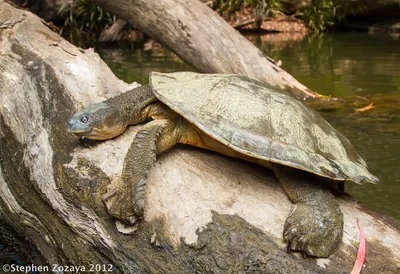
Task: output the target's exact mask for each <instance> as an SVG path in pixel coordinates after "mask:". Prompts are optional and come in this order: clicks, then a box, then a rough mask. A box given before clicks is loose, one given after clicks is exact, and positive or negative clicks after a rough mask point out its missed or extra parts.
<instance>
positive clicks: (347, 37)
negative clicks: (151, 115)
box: [100, 33, 400, 220]
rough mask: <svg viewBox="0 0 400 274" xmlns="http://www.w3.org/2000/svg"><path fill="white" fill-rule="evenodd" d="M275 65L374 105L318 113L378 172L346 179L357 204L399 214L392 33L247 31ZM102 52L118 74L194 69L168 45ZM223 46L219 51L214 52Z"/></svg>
mask: <svg viewBox="0 0 400 274" xmlns="http://www.w3.org/2000/svg"><path fill="white" fill-rule="evenodd" d="M248 39H249V40H251V41H252V42H253V43H254V44H256V45H257V46H258V47H259V48H260V49H261V50H262V51H263V52H264V53H265V54H267V55H268V56H270V57H271V58H273V59H275V60H276V61H278V60H281V61H282V68H283V69H285V70H286V71H288V72H289V73H290V74H292V75H293V76H294V77H295V78H297V79H298V80H299V81H300V82H302V83H303V84H305V85H306V86H308V87H309V88H311V89H312V90H314V91H317V92H318V93H321V94H325V95H331V96H339V97H351V98H354V97H355V96H358V97H360V98H361V97H365V99H366V104H367V102H368V104H369V102H370V101H372V102H373V103H374V105H375V106H376V107H375V108H374V109H371V110H369V111H366V112H363V113H358V112H355V111H353V110H352V109H350V110H348V109H347V110H345V111H343V110H338V111H323V112H322V115H323V116H324V117H325V118H326V119H327V120H328V121H329V122H330V123H331V124H332V125H333V126H334V127H335V128H337V129H338V130H339V131H341V132H342V133H343V134H344V135H345V136H347V138H348V139H349V140H350V141H351V143H352V144H353V145H354V147H355V148H356V150H357V151H358V152H359V154H360V155H361V156H362V157H363V158H364V159H365V160H366V161H367V163H368V165H369V167H370V171H371V172H372V173H373V174H375V175H376V176H378V177H379V179H380V183H379V184H377V185H370V184H368V185H363V186H359V185H356V184H353V183H347V184H346V191H347V192H349V193H351V194H353V195H354V196H355V197H356V198H357V199H358V200H360V201H361V202H362V203H363V204H366V205H367V206H368V207H369V208H371V209H374V210H376V211H378V212H381V213H385V214H387V215H389V216H392V217H394V218H396V219H398V220H400V40H399V39H398V38H396V37H392V36H390V35H387V34H379V35H369V34H366V33H334V34H325V35H322V36H314V37H311V36H309V37H305V38H303V39H301V40H296V41H293V40H291V39H290V37H289V39H288V37H287V36H286V37H284V36H279V35H268V36H251V37H248ZM100 52H101V55H102V57H103V59H104V60H105V61H106V62H107V63H108V65H109V66H110V67H111V69H112V70H113V71H114V73H115V74H116V75H117V76H118V77H120V78H121V79H123V80H124V81H126V82H132V81H137V82H139V83H142V84H144V83H147V82H148V75H149V72H151V71H160V72H172V71H181V70H192V71H194V69H193V68H192V67H191V66H189V65H187V64H185V63H184V62H183V61H181V60H180V59H179V58H178V57H177V56H176V55H174V54H173V53H171V52H170V51H168V50H166V49H164V48H161V47H155V48H153V50H150V51H145V50H143V48H140V47H139V48H138V49H132V48H130V49H101V50H100ZM221 54H223V53H221Z"/></svg>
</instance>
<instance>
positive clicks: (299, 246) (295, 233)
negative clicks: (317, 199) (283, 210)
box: [283, 203, 343, 257]
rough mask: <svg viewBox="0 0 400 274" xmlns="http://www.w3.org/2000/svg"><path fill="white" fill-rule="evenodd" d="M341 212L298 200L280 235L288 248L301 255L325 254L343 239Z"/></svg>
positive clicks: (323, 255) (324, 255)
mask: <svg viewBox="0 0 400 274" xmlns="http://www.w3.org/2000/svg"><path fill="white" fill-rule="evenodd" d="M342 231H343V215H342V214H341V213H340V212H336V211H329V210H327V209H326V208H324V207H318V206H315V205H314V206H310V205H307V204H304V203H298V204H296V205H295V207H294V209H293V210H292V212H291V213H290V215H289V217H288V218H287V219H286V222H285V226H284V233H283V238H284V239H285V240H286V241H287V242H288V244H287V251H288V253H290V251H300V252H301V253H303V254H302V255H303V257H304V256H315V257H328V256H329V255H331V254H332V253H333V251H334V250H335V249H336V247H337V246H338V244H339V243H340V241H341V239H342V233H343V232H342Z"/></svg>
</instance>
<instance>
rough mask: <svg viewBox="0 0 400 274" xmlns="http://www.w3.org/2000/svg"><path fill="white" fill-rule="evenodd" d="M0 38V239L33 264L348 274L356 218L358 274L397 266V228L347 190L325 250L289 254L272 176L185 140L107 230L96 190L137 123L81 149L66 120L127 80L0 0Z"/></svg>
mask: <svg viewBox="0 0 400 274" xmlns="http://www.w3.org/2000/svg"><path fill="white" fill-rule="evenodd" d="M0 35H1V36H0V72H1V73H0V148H1V149H0V214H1V215H0V216H1V222H0V225H2V224H4V225H2V229H7V231H11V232H12V233H15V234H16V236H15V237H14V238H13V237H11V236H9V237H7V238H6V239H5V241H7V242H6V243H5V244H10V243H9V242H10V241H13V239H16V238H18V237H19V238H21V237H24V238H26V239H28V240H29V241H30V243H31V244H32V246H35V247H36V248H35V252H37V251H39V252H40V256H39V255H37V256H36V257H35V258H38V259H35V261H34V263H36V264H37V263H41V264H42V265H48V266H53V265H55V264H56V265H68V266H75V267H78V268H79V270H81V272H82V273H83V272H88V271H89V270H90V268H91V267H93V265H96V264H98V265H101V266H102V267H104V268H102V270H103V272H106V271H108V270H112V272H113V273H246V272H250V273H253V272H256V273H257V272H258V273H345V272H346V273H348V272H349V271H350V270H351V269H352V265H353V263H354V260H355V257H356V249H357V245H358V229H357V225H356V219H357V218H358V219H359V220H360V221H361V223H362V225H363V227H364V231H365V234H366V237H367V241H368V242H367V250H368V251H367V252H368V253H367V261H366V266H365V267H364V270H363V273H396V272H398V271H399V267H400V266H399V264H398V262H399V261H400V251H399V250H400V241H399V239H400V233H399V228H398V227H396V225H395V224H393V223H390V222H388V221H387V220H386V219H385V218H384V217H382V216H378V215H376V214H372V213H369V212H368V211H366V210H365V209H364V208H363V207H362V206H360V205H359V204H357V202H356V201H354V200H353V199H352V198H350V197H348V196H343V197H340V198H339V201H340V205H341V210H342V211H343V213H344V218H345V219H344V221H345V228H344V236H343V242H342V244H341V245H340V248H339V249H338V250H337V252H336V253H335V254H334V255H332V256H331V257H330V258H329V259H313V258H307V259H303V258H300V257H299V256H298V254H287V253H286V252H285V244H284V243H283V241H282V235H281V234H282V230H283V223H284V220H285V218H286V216H287V215H288V213H289V210H290V206H291V203H290V202H289V200H288V199H287V197H286V195H285V194H284V193H283V191H282V190H281V188H280V186H279V184H278V183H277V180H276V178H275V177H274V176H273V174H272V172H270V171H268V170H266V169H264V168H261V167H259V166H256V165H254V164H249V163H246V162H243V161H239V160H235V159H230V158H227V157H224V156H221V155H217V154H214V153H211V152H207V151H202V150H197V149H193V148H188V147H185V146H180V147H177V148H175V149H172V150H171V151H169V152H167V153H164V154H162V155H161V156H160V157H159V160H158V161H157V163H156V165H155V167H154V169H153V171H152V173H151V174H150V175H149V180H148V185H147V186H148V187H147V193H146V195H147V204H146V210H145V220H144V222H142V223H141V224H140V226H139V228H138V230H137V231H135V233H133V234H124V233H121V232H119V231H118V230H120V231H125V233H126V232H129V229H126V228H124V227H120V226H116V224H115V221H114V220H113V219H111V218H110V217H109V215H108V214H107V212H106V210H105V207H104V205H103V203H102V201H101V199H100V197H101V195H102V194H104V193H105V191H106V187H107V185H108V184H110V183H111V182H112V181H114V180H119V179H120V177H119V175H120V172H121V169H122V162H123V158H124V155H125V153H126V150H127V149H128V147H129V145H130V142H131V141H132V139H133V136H134V134H135V132H136V131H137V130H138V128H139V127H132V128H130V129H129V130H127V132H125V133H124V134H123V135H122V136H120V137H118V138H116V139H113V140H109V141H107V142H98V143H92V144H90V145H87V144H85V143H82V142H80V141H78V140H77V139H76V138H75V137H74V136H72V135H71V134H69V133H68V132H67V131H66V121H67V119H68V118H69V117H71V115H72V114H73V113H75V112H76V110H78V109H81V108H82V107H83V106H85V105H87V104H89V103H91V102H98V101H102V100H104V99H105V98H109V97H111V96H114V95H116V94H118V93H120V92H123V91H126V90H128V89H131V88H132V87H133V86H134V85H128V84H126V83H124V82H122V81H120V80H118V79H117V78H116V77H115V76H114V75H113V74H112V72H111V71H110V69H109V68H108V67H107V66H106V65H105V64H104V63H103V62H102V60H101V59H100V58H99V57H98V55H97V54H96V53H94V52H93V51H92V50H81V49H78V48H75V47H74V46H72V45H71V44H69V43H68V42H66V41H65V40H63V39H62V38H60V37H59V36H58V34H56V33H54V32H52V31H51V30H50V29H49V28H47V27H46V26H45V25H44V24H43V23H42V21H41V20H40V19H39V18H38V17H36V16H34V15H32V14H30V13H28V12H26V11H21V10H17V9H14V8H12V7H11V6H10V5H8V4H6V3H5V2H3V1H1V0H0ZM3 238H4V237H3ZM3 238H2V239H3ZM7 239H8V240H7ZM27 263H28V262H27Z"/></svg>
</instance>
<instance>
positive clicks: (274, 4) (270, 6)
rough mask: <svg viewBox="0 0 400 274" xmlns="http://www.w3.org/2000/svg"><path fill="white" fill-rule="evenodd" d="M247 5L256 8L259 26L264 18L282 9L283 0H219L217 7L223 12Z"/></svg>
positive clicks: (229, 11)
mask: <svg viewBox="0 0 400 274" xmlns="http://www.w3.org/2000/svg"><path fill="white" fill-rule="evenodd" d="M245 6H250V7H252V8H254V12H255V14H254V15H255V18H256V21H257V25H258V27H259V26H261V24H262V21H263V20H265V19H266V18H269V17H270V16H271V15H272V12H273V11H280V10H281V8H282V5H281V0H217V1H216V5H215V8H217V9H218V11H219V12H221V13H223V12H227V13H232V12H234V11H237V10H240V9H241V8H243V7H245Z"/></svg>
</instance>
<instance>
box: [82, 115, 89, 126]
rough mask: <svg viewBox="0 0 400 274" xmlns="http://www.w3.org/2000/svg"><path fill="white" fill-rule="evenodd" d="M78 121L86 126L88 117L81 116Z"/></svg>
mask: <svg viewBox="0 0 400 274" xmlns="http://www.w3.org/2000/svg"><path fill="white" fill-rule="evenodd" d="M80 120H81V122H82V123H85V124H86V123H87V122H88V121H89V116H87V115H85V116H82V117H81V119H80Z"/></svg>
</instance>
